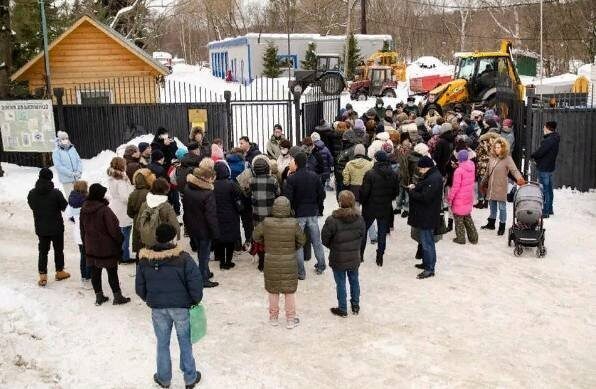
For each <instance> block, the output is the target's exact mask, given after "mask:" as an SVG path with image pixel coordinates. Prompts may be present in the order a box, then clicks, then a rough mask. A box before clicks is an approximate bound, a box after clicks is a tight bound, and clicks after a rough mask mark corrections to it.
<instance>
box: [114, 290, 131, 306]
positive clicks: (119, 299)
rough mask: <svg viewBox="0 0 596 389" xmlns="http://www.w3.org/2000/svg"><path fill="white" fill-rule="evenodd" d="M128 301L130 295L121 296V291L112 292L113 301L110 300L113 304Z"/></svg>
mask: <svg viewBox="0 0 596 389" xmlns="http://www.w3.org/2000/svg"><path fill="white" fill-rule="evenodd" d="M129 302H130V297H124V296H122V292H116V293H114V301H113V302H112V304H113V305H122V304H126V303H129Z"/></svg>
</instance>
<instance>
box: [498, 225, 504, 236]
mask: <svg viewBox="0 0 596 389" xmlns="http://www.w3.org/2000/svg"><path fill="white" fill-rule="evenodd" d="M503 234H505V223H499V231H497V235H499V236H501V235H503Z"/></svg>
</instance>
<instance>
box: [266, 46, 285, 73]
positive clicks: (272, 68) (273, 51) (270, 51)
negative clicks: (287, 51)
mask: <svg viewBox="0 0 596 389" xmlns="http://www.w3.org/2000/svg"><path fill="white" fill-rule="evenodd" d="M263 66H264V67H265V69H264V70H263V76H265V77H269V78H277V77H279V75H280V74H281V70H280V69H279V61H278V59H277V46H275V45H274V44H273V43H272V42H268V43H267V48H266V49H265V55H264V56H263Z"/></svg>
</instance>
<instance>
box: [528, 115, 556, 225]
mask: <svg viewBox="0 0 596 389" xmlns="http://www.w3.org/2000/svg"><path fill="white" fill-rule="evenodd" d="M556 130H557V122H546V123H545V124H544V128H543V132H544V138H543V139H542V143H541V144H540V147H539V148H538V150H536V151H534V152H533V153H532V159H533V160H534V161H536V170H538V182H540V186H541V187H542V196H543V197H544V206H543V208H542V216H543V217H549V216H550V215H553V186H554V185H553V173H554V171H555V167H556V162H557V155H558V154H559V143H560V141H561V138H560V136H559V133H557V132H556Z"/></svg>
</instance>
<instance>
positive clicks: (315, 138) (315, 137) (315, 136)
mask: <svg viewBox="0 0 596 389" xmlns="http://www.w3.org/2000/svg"><path fill="white" fill-rule="evenodd" d="M310 139H312V141H313V142H316V141H318V140H321V135H319V133H318V132H316V131H315V132H313V133H312V134H310Z"/></svg>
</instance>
